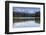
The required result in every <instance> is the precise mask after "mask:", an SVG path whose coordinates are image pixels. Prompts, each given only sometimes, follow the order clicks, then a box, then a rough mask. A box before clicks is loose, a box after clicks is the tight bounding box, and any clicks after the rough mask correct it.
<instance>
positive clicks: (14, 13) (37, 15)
mask: <svg viewBox="0 0 46 35" xmlns="http://www.w3.org/2000/svg"><path fill="white" fill-rule="evenodd" d="M13 17H40V11H39V12H35V13H23V12H13Z"/></svg>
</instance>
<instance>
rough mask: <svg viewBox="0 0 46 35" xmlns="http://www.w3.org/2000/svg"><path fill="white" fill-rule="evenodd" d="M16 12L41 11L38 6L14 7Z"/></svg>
mask: <svg viewBox="0 0 46 35" xmlns="http://www.w3.org/2000/svg"><path fill="white" fill-rule="evenodd" d="M13 11H14V12H22V13H35V12H38V11H40V8H36V7H13Z"/></svg>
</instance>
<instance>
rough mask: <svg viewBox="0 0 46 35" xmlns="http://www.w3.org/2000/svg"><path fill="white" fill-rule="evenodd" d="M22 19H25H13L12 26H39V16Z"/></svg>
mask: <svg viewBox="0 0 46 35" xmlns="http://www.w3.org/2000/svg"><path fill="white" fill-rule="evenodd" d="M19 19H20V18H19ZM24 19H25V21H24V20H22V18H21V20H18V19H14V22H13V28H25V27H40V18H39V17H37V18H33V17H32V18H30V17H28V20H27V18H24Z"/></svg>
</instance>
